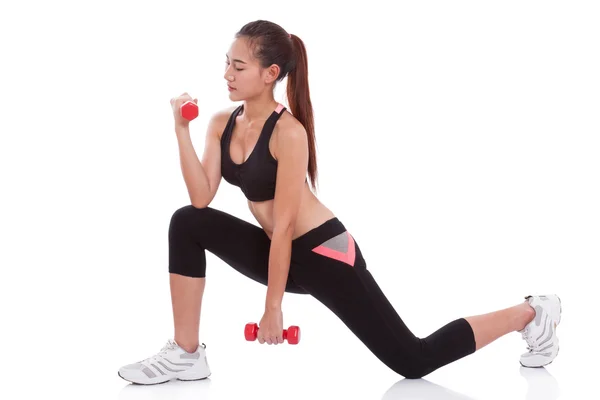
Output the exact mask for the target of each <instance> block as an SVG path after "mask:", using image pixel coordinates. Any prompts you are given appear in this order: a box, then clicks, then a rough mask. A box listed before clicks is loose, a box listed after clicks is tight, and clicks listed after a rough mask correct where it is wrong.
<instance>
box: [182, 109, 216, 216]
mask: <svg viewBox="0 0 600 400" xmlns="http://www.w3.org/2000/svg"><path fill="white" fill-rule="evenodd" d="M224 118H228V114H227V112H226V111H225V112H224V111H221V112H217V113H215V114H214V115H213V116H212V117H211V119H210V121H209V122H208V128H207V131H206V139H205V145H204V154H203V156H202V163H201V162H200V161H199V160H198V156H197V155H196V151H195V150H194V146H193V144H192V140H191V137H190V129H189V125H176V127H175V133H176V134H177V142H178V143H179V159H180V164H181V172H182V174H183V179H184V181H185V185H186V186H187V190H188V194H189V196H190V200H191V203H192V205H193V206H194V207H196V208H205V207H207V206H208V205H209V204H210V203H211V201H212V200H213V199H214V197H215V195H216V193H217V189H218V188H219V184H220V183H221V143H220V138H219V137H220V134H221V131H222V130H223V129H224V127H225V124H224V121H223V119H224ZM226 121H227V120H226V119H225V122H226Z"/></svg>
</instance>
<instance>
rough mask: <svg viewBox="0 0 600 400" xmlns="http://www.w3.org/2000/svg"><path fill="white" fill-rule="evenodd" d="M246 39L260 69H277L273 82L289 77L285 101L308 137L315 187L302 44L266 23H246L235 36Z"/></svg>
mask: <svg viewBox="0 0 600 400" xmlns="http://www.w3.org/2000/svg"><path fill="white" fill-rule="evenodd" d="M240 37H244V38H245V39H247V40H248V43H249V46H250V49H251V52H252V55H253V56H254V58H256V59H257V60H259V62H260V65H261V67H262V68H268V67H270V66H271V65H273V64H276V65H278V66H279V68H280V73H279V76H278V77H277V79H276V81H275V83H277V82H280V81H282V80H283V78H285V77H286V76H288V82H287V98H288V103H289V105H290V111H291V113H292V115H293V116H294V117H295V118H296V119H297V120H298V121H299V122H300V123H301V124H302V125H303V126H304V129H306V133H307V135H308V147H309V156H308V176H309V178H310V182H311V186H312V188H313V189H314V190H316V187H317V175H318V174H317V155H316V140H315V122H314V117H313V108H312V103H311V102H310V90H309V88H308V59H307V57H306V47H305V46H304V42H302V40H301V39H300V38H299V37H298V36H296V35H293V34H292V35H289V34H288V33H287V32H286V31H285V30H284V29H283V28H282V27H281V26H279V25H277V24H275V23H273V22H270V21H265V20H257V21H253V22H249V23H247V24H246V25H244V26H243V27H242V29H240V31H239V32H237V33H236V34H235V38H236V39H237V38H240Z"/></svg>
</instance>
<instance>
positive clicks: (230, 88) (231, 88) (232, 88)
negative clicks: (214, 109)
mask: <svg viewBox="0 0 600 400" xmlns="http://www.w3.org/2000/svg"><path fill="white" fill-rule="evenodd" d="M227 87H228V88H229V90H235V88H234V87H231V86H229V85H227Z"/></svg>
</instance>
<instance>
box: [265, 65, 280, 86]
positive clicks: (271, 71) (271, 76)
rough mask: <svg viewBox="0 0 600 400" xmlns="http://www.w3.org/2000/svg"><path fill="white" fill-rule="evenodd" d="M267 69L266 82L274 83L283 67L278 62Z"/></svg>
mask: <svg viewBox="0 0 600 400" xmlns="http://www.w3.org/2000/svg"><path fill="white" fill-rule="evenodd" d="M266 71H267V72H266V76H265V83H273V82H275V80H276V79H277V77H278V76H279V72H280V71H281V68H279V66H278V65H277V64H272V65H271V66H270V67H269V68H267V70H266Z"/></svg>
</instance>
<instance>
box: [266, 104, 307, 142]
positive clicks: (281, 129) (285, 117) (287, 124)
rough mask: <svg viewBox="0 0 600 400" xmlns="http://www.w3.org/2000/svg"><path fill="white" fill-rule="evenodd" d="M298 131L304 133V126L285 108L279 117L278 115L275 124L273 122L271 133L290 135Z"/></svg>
mask: <svg viewBox="0 0 600 400" xmlns="http://www.w3.org/2000/svg"><path fill="white" fill-rule="evenodd" d="M299 133H304V134H306V129H304V126H303V125H302V124H301V123H300V121H298V120H297V119H296V117H294V116H293V115H292V113H290V112H289V111H287V110H286V111H284V113H283V114H282V115H281V117H279V120H278V121H277V124H275V129H274V131H273V134H274V135H276V136H284V135H285V136H290V135H295V134H299Z"/></svg>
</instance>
